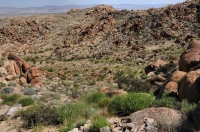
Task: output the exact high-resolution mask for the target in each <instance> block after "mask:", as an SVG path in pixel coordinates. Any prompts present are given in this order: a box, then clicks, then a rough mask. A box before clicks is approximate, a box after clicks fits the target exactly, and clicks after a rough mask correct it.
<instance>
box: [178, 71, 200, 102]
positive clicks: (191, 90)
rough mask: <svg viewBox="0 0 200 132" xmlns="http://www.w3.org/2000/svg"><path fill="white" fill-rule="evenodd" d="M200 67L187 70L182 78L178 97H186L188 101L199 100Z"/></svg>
mask: <svg viewBox="0 0 200 132" xmlns="http://www.w3.org/2000/svg"><path fill="white" fill-rule="evenodd" d="M199 85H200V69H198V70H196V71H190V72H188V73H187V74H186V75H185V77H184V78H183V80H182V82H181V85H180V88H179V91H178V96H179V98H180V99H187V100H189V101H190V102H198V101H200V88H199Z"/></svg>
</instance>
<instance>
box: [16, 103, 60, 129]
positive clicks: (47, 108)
mask: <svg viewBox="0 0 200 132" xmlns="http://www.w3.org/2000/svg"><path fill="white" fill-rule="evenodd" d="M17 116H20V117H21V118H22V119H23V120H24V125H23V126H24V127H25V128H32V127H34V126H40V125H41V126H46V125H58V124H60V123H62V120H61V119H60V116H59V113H58V111H57V108H56V107H53V106H51V105H44V104H39V105H33V106H30V107H29V108H27V109H26V110H22V111H19V112H18V113H17Z"/></svg>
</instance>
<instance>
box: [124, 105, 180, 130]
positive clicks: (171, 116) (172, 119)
mask: <svg viewBox="0 0 200 132" xmlns="http://www.w3.org/2000/svg"><path fill="white" fill-rule="evenodd" d="M144 118H152V119H154V120H155V121H156V122H157V123H158V124H160V125H162V126H166V127H168V128H171V129H172V130H173V129H176V128H177V127H180V125H181V122H182V121H183V118H182V114H181V112H180V111H177V110H173V109H169V108H163V107H158V108H153V107H152V108H147V109H144V110H141V111H137V112H135V113H133V114H131V115H130V116H128V117H127V119H128V120H130V122H132V123H134V124H135V125H136V126H138V125H142V124H143V122H144V120H143V119H144Z"/></svg>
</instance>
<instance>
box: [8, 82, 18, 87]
mask: <svg viewBox="0 0 200 132" xmlns="http://www.w3.org/2000/svg"><path fill="white" fill-rule="evenodd" d="M8 86H13V87H16V86H17V84H16V82H9V83H8Z"/></svg>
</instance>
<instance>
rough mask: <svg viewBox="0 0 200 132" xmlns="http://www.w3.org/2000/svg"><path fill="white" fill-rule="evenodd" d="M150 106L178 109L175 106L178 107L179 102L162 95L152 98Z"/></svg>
mask: <svg viewBox="0 0 200 132" xmlns="http://www.w3.org/2000/svg"><path fill="white" fill-rule="evenodd" d="M152 106H154V107H167V108H171V109H178V108H177V107H179V103H178V102H177V100H176V99H175V98H173V97H167V96H163V97H162V98H161V99H157V100H154V101H153V104H152Z"/></svg>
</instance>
